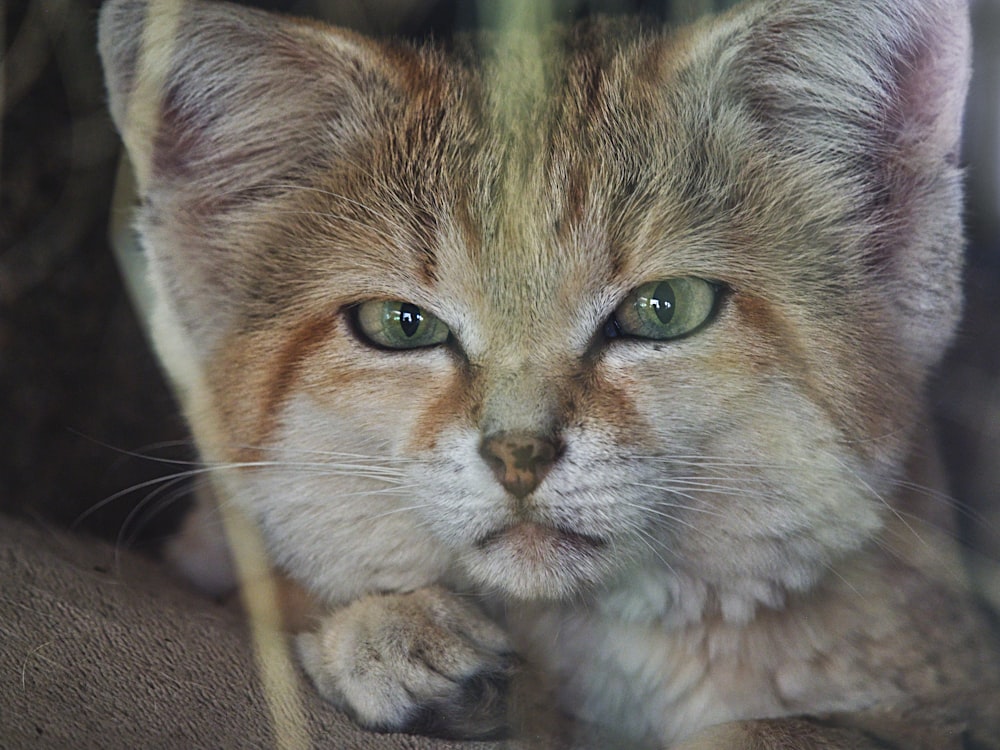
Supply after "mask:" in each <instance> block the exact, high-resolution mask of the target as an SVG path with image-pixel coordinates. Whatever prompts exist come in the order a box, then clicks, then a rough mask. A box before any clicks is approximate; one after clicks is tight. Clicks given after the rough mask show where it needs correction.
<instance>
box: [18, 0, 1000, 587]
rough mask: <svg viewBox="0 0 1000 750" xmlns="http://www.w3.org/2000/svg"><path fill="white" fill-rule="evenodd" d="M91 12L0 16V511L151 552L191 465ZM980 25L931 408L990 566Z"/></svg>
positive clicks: (989, 188) (995, 505) (450, 22)
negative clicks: (135, 282) (135, 283)
mask: <svg viewBox="0 0 1000 750" xmlns="http://www.w3.org/2000/svg"><path fill="white" fill-rule="evenodd" d="M255 4H257V5H270V6H271V7H277V8H281V9H284V10H290V11H293V12H296V13H302V14H307V15H316V16H321V17H325V18H328V19H333V20H335V21H336V22H337V23H341V24H344V25H350V26H353V27H355V28H358V29H361V30H363V31H369V32H374V33H403V34H407V35H421V34H425V33H427V32H433V33H435V34H437V35H439V36H440V35H446V34H447V33H449V30H450V29H452V28H455V27H472V26H474V25H475V23H476V13H475V6H474V5H473V4H470V3H467V2H466V3H461V2H455V1H454V0H452V1H450V2H438V1H435V0H377V1H376V2H372V1H371V0H368V1H359V0H356V1H355V2H351V1H350V0H328V2H325V3H324V2H322V0H312V2H299V3H292V2H285V3H281V2H271V3H264V2H258V3H255ZM715 4H716V5H719V6H722V5H727V4H729V3H727V2H724V0H718V2H717V3H715ZM98 6H99V2H98V1H97V0H33V1H28V0H7V2H6V4H4V3H3V0H0V10H2V13H3V16H2V21H0V23H2V32H0V38H2V39H3V50H4V58H3V65H2V79H0V87H2V88H0V105H2V110H0V112H2V121H0V122H2V142H0V511H2V512H6V513H11V514H18V515H28V516H31V517H35V518H37V519H41V520H44V521H46V522H48V523H52V524H55V525H60V526H65V525H70V526H76V527H77V528H81V529H84V530H87V531H90V532H93V533H96V534H98V535H100V536H103V537H106V538H110V539H114V540H116V541H117V542H119V543H121V544H127V545H131V546H150V545H154V546H155V542H156V541H157V540H158V539H160V538H162V535H163V534H164V533H165V532H166V531H167V530H168V529H169V528H170V526H171V523H172V522H173V520H175V518H176V515H177V512H178V511H179V510H180V509H181V508H183V505H184V501H185V497H186V491H185V488H186V485H184V484H183V483H179V484H175V483H164V482H162V481H158V480H162V479H163V478H164V477H170V476H173V475H174V474H176V473H178V472H182V471H184V470H185V469H186V468H187V467H186V466H185V465H184V464H177V463H166V462H164V459H166V460H169V461H187V460H190V459H191V458H193V452H192V451H191V449H190V446H189V442H188V439H187V435H186V432H185V429H184V426H183V423H182V421H181V420H180V418H179V416H178V414H177V408H176V405H175V404H174V402H173V401H172V399H171V396H170V395H169V393H168V392H167V390H166V388H165V386H164V384H163V380H162V378H161V375H160V372H159V370H158V367H157V365H156V363H155V362H154V360H153V359H152V357H151V355H150V352H149V349H148V347H147V345H146V343H145V341H144V339H143V335H142V332H141V329H140V327H139V325H138V324H137V322H136V319H135V317H134V315H133V313H132V311H131V309H130V305H129V302H128V299H127V297H126V295H125V293H124V290H123V287H122V283H121V280H120V278H119V275H118V271H117V269H116V266H115V262H114V259H113V256H112V254H111V251H110V249H109V245H108V241H107V226H108V220H109V210H108V206H109V203H110V198H111V192H112V188H113V185H114V178H115V173H116V169H117V159H118V140H117V137H116V136H115V134H114V132H113V130H112V128H111V124H110V120H109V118H108V116H107V115H106V112H105V108H104V94H103V87H102V83H101V77H100V66H99V62H98V59H97V55H96V51H95V40H94V36H95V33H94V29H95V24H96V14H97V7H98ZM324 6H325V7H324ZM712 6H713V3H712V2H711V1H710V0H702V1H701V2H697V1H696V0H689V1H688V2H675V3H674V4H673V6H671V5H670V4H669V2H668V1H667V0H660V2H651V1H646V2H631V3H626V2H614V1H613V0H598V1H597V2H590V3H585V2H577V1H575V0H559V1H558V2H557V7H558V8H559V11H558V12H559V14H560V15H561V16H562V17H566V18H569V17H572V16H575V15H579V14H580V13H581V12H583V11H584V10H595V9H596V10H599V11H603V12H614V11H620V10H623V9H624V10H633V9H636V8H639V9H641V10H642V11H643V12H645V13H647V14H652V15H656V16H659V17H670V18H675V19H678V20H686V19H688V18H690V17H692V16H694V15H696V14H698V13H699V12H702V11H703V10H707V9H711V7H712ZM973 12H974V18H975V21H974V32H975V34H976V37H977V48H976V73H975V80H974V83H973V91H972V94H971V95H970V100H969V117H968V126H967V138H966V149H965V160H966V162H967V164H968V168H969V187H970V198H969V211H968V224H969V229H970V238H971V243H970V252H969V268H968V272H967V288H968V291H969V304H968V310H967V315H966V320H965V324H964V326H963V329H962V333H961V335H960V338H959V340H958V342H957V344H956V347H955V349H954V350H953V352H952V354H951V356H950V357H949V359H948V361H947V362H946V363H945V365H944V366H943V367H942V369H941V372H940V375H939V377H938V379H937V381H936V383H935V387H934V392H933V401H934V406H935V410H936V418H937V420H938V422H939V425H940V427H941V432H942V436H943V441H944V446H945V449H946V457H947V460H948V463H949V466H950V469H951V475H952V478H953V489H954V494H955V496H956V498H957V500H958V501H959V502H960V503H961V507H962V508H963V509H965V511H966V512H965V513H963V516H962V517H963V519H964V520H963V531H964V533H965V534H966V536H967V538H968V539H969V541H970V542H971V543H972V544H973V546H974V547H975V548H977V549H978V550H979V551H980V552H982V553H985V554H986V555H987V556H988V557H989V558H991V559H997V558H1000V535H997V533H996V532H995V531H994V530H993V529H995V528H997V527H1000V347H998V344H1000V315H998V312H1000V310H998V300H1000V293H998V289H1000V287H998V282H1000V230H998V226H1000V217H998V207H1000V197H998V196H1000V191H998V180H1000V135H998V132H997V131H998V120H1000V97H998V86H1000V83H998V82H1000V2H996V1H995V0H979V1H978V2H976V3H974V6H973ZM990 518H992V519H994V520H993V522H991V521H990ZM0 522H2V519H0ZM992 578H993V579H994V580H996V581H998V583H997V584H996V585H1000V577H997V576H992ZM998 593H1000V592H998Z"/></svg>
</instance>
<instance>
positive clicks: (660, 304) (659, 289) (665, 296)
mask: <svg viewBox="0 0 1000 750" xmlns="http://www.w3.org/2000/svg"><path fill="white" fill-rule="evenodd" d="M676 304H677V300H676V299H675V297H674V290H673V287H672V286H671V285H670V284H667V283H665V282H663V283H660V284H657V286H656V289H655V290H654V291H653V294H651V295H650V297H649V306H650V307H652V308H653V311H654V312H655V313H656V317H657V318H659V319H660V322H661V323H664V324H666V323H669V322H670V319H671V318H673V317H674V309H675V306H676Z"/></svg>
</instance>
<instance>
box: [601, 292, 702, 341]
mask: <svg viewBox="0 0 1000 750" xmlns="http://www.w3.org/2000/svg"><path fill="white" fill-rule="evenodd" d="M716 293H717V290H716V286H715V285H714V284H712V283H710V282H708V281H705V280H704V279H699V278H696V277H694V276H682V277H678V278H676V279H666V280H664V281H651V282H650V283H648V284H643V285H642V286H640V287H639V288H637V289H635V290H633V291H632V292H631V293H630V294H629V295H628V297H626V298H625V301H624V302H622V303H621V304H620V305H619V306H618V309H617V310H615V316H614V319H613V320H612V322H611V326H612V329H613V330H612V335H626V336H635V337H637V338H644V339H656V340H660V341H663V340H666V339H675V338H678V337H680V336H684V335H685V334H688V333H691V332H692V331H694V330H695V329H696V328H698V327H699V326H701V324H702V323H704V322H705V321H706V320H708V318H709V317H710V316H711V315H712V311H713V310H714V309H715V298H716Z"/></svg>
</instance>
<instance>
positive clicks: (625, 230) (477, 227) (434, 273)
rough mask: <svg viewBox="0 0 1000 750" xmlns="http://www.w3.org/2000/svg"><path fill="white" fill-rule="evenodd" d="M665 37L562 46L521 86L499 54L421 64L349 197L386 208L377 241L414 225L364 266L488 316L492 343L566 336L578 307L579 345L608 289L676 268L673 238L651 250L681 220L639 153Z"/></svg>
mask: <svg viewBox="0 0 1000 750" xmlns="http://www.w3.org/2000/svg"><path fill="white" fill-rule="evenodd" d="M664 46H665V42H664V41H663V40H659V41H658V42H657V43H655V44H654V43H653V41H652V40H651V39H644V38H638V39H632V41H631V42H630V43H629V44H625V43H624V42H623V43H621V44H618V45H614V44H596V43H594V41H593V39H590V40H588V43H587V44H586V45H583V44H577V45H576V46H574V45H573V44H571V43H569V42H565V40H564V43H563V46H562V47H561V48H558V49H557V51H556V53H555V54H552V55H550V56H549V57H548V58H547V59H546V66H547V67H546V69H545V70H544V71H542V75H541V78H540V79H539V80H536V81H534V82H531V81H527V82H526V81H525V78H527V77H530V75H531V71H530V70H527V71H525V67H526V66H525V63H524V62H523V60H519V59H518V58H516V57H514V56H512V55H513V51H512V50H499V51H496V50H494V54H493V55H492V56H491V57H489V58H488V59H486V60H483V59H480V58H477V59H476V60H475V61H474V62H475V64H474V65H473V64H471V63H468V62H467V61H466V62H463V61H461V60H456V59H452V58H448V57H446V56H442V55H433V56H432V57H429V58H425V59H422V60H420V65H421V69H420V70H418V71H417V72H416V73H414V75H412V76H411V83H410V88H409V89H408V90H407V91H405V96H403V97H401V99H400V100H399V101H398V102H395V103H394V105H393V109H392V111H391V113H390V115H389V118H387V119H391V123H389V125H388V127H386V128H385V129H384V130H383V131H382V132H381V134H380V136H379V138H378V139H377V140H376V141H375V145H374V147H373V153H372V155H371V156H372V157H373V158H372V159H371V160H370V161H369V164H368V166H367V167H366V169H368V170H369V174H370V176H371V180H370V182H368V183H366V182H365V180H364V179H361V180H360V181H359V182H358V184H357V187H358V189H359V190H360V193H359V194H358V195H357V196H356V198H354V199H355V200H357V201H359V202H366V203H370V204H372V205H375V206H378V207H379V211H382V212H384V215H383V216H381V217H379V216H376V215H374V214H375V213H376V212H374V211H373V212H372V214H373V216H372V217H371V218H372V219H374V220H376V221H385V222H387V226H386V227H384V231H383V234H390V233H392V234H394V235H398V233H399V227H417V230H416V231H415V232H414V233H413V236H411V237H410V239H409V240H404V241H403V242H384V243H381V244H380V245H377V246H376V247H374V248H371V249H372V250H374V251H375V252H376V253H377V254H381V255H382V256H383V260H382V262H378V263H376V264H374V265H373V267H372V272H373V273H374V274H380V273H383V271H384V270H385V265H386V263H388V264H391V265H395V266H396V267H397V268H401V267H405V269H406V273H405V274H400V277H399V278H398V281H399V282H400V284H401V288H400V289H399V291H398V294H399V295H401V296H403V295H406V296H413V295H416V296H417V299H416V301H418V302H420V303H424V304H429V305H431V306H434V307H435V308H436V309H438V310H440V311H444V312H449V311H451V310H450V308H453V309H454V310H453V314H454V315H455V316H456V317H466V318H468V317H469V316H471V317H473V318H475V319H476V321H478V322H479V323H480V325H481V326H486V327H489V326H493V325H495V326H497V328H496V330H492V331H488V332H487V334H488V335H489V336H490V337H491V338H501V339H502V338H503V337H504V336H506V337H507V338H508V339H509V338H512V337H513V338H516V337H517V335H518V333H519V329H522V328H523V329H525V330H527V329H530V330H532V331H533V332H534V333H533V335H535V336H537V335H539V331H540V330H542V329H543V328H544V327H545V326H546V325H550V326H551V325H552V324H553V323H557V325H558V328H559V329H560V330H561V331H562V332H561V334H560V335H561V336H564V337H565V336H566V335H567V327H566V323H567V322H572V321H573V319H574V318H580V317H581V315H582V316H583V319H582V320H580V326H579V331H576V332H575V335H576V336H577V339H578V340H575V341H574V342H573V345H574V346H575V347H579V346H581V345H583V344H585V341H584V337H586V336H589V335H591V334H592V333H593V331H592V330H590V329H592V328H593V326H594V320H590V319H589V318H591V317H593V318H594V319H595V320H596V318H597V317H599V316H601V315H605V314H606V313H607V312H608V310H607V308H608V307H609V305H612V303H613V299H614V297H615V296H616V295H618V296H620V295H622V294H624V293H625V292H626V291H627V290H628V289H629V288H630V287H632V286H634V285H635V284H637V283H640V282H642V281H645V280H648V277H650V276H653V277H655V276H656V275H664V274H668V273H669V271H670V270H671V269H670V266H673V267H675V269H676V271H677V272H681V271H684V270H688V269H689V268H690V266H691V262H690V259H689V258H685V257H684V252H683V247H678V248H675V250H674V252H672V253H670V254H668V255H667V256H664V257H659V258H657V256H656V253H655V252H653V251H654V250H655V249H656V247H659V246H664V245H669V244H670V237H669V234H670V232H669V231H667V230H668V229H669V227H670V226H671V225H672V224H673V225H677V226H679V225H680V223H679V222H671V221H670V220H669V216H668V214H670V212H671V209H670V204H671V202H672V201H673V202H674V203H676V202H677V200H676V198H675V197H674V196H672V194H671V190H670V189H669V188H668V187H667V186H665V185H663V184H660V181H661V180H660V177H661V175H662V168H661V167H660V165H658V164H655V163H653V161H654V158H653V157H652V154H653V152H656V151H659V150H662V149H658V147H657V145H656V139H657V137H658V135H659V132H660V131H663V130H664V129H665V128H666V129H669V128H670V127H671V123H670V122H667V121H665V120H664V116H663V112H662V102H659V101H658V100H659V99H661V98H662V96H660V95H659V94H658V93H657V92H656V91H655V90H654V88H653V87H652V86H648V85H644V83H643V81H644V80H645V78H647V77H648V76H649V75H650V70H649V66H654V67H657V68H658V69H659V68H662V67H663V64H662V62H661V61H662V58H663V57H664V52H663V49H664ZM527 67H529V68H530V66H527ZM507 68H510V69H509V70H508V69H507ZM655 75H656V76H659V75H660V71H659V70H657V71H656V72H655ZM505 96H509V98H510V101H505V100H504V97H505ZM654 183H655V184H654ZM366 191H367V194H366ZM651 203H656V204H657V206H656V207H653V206H651V205H650V204H651ZM651 209H652V210H651ZM652 216H655V217H658V221H657V222H652V223H651V222H650V220H651V217H652ZM388 225H394V226H395V228H390V226H388ZM675 244H676V243H675ZM404 276H405V278H403V277H404ZM386 293H387V294H388V293H391V292H389V290H387V291H386ZM570 335H571V336H573V335H574V333H571V334H570Z"/></svg>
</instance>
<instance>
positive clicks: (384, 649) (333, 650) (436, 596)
mask: <svg viewBox="0 0 1000 750" xmlns="http://www.w3.org/2000/svg"><path fill="white" fill-rule="evenodd" d="M297 645H298V650H299V654H300V656H301V658H302V662H303V665H304V666H305V669H306V671H307V672H308V673H309V674H310V676H311V677H312V679H313V681H314V682H315V684H316V686H317V688H318V689H319V691H320V692H321V693H322V694H323V695H324V696H325V697H326V698H328V699H329V700H331V701H333V702H334V703H336V704H338V705H340V706H341V707H343V708H345V709H347V710H348V711H350V712H351V713H352V714H353V715H354V716H355V718H356V719H357V721H358V722H359V723H361V724H362V725H364V726H366V727H369V728H371V729H376V730H380V731H400V732H404V731H405V732H417V733H420V734H431V735H437V736H444V737H452V738H465V739H473V738H475V739H482V738H492V737H498V736H501V735H503V734H504V732H505V727H506V714H507V702H506V696H507V689H508V684H509V682H510V679H511V676H512V674H513V671H514V667H515V658H514V657H513V656H512V654H511V650H510V646H509V643H508V640H507V637H506V635H505V634H504V633H503V631H502V630H501V629H500V628H499V627H497V626H496V625H495V624H494V623H493V622H491V621H490V620H488V619H487V618H486V617H485V616H484V615H483V614H482V613H481V612H480V611H479V610H478V609H476V608H475V607H474V606H473V605H472V604H470V603H468V602H466V601H463V600H462V599H460V598H459V597H458V596H456V595H455V594H452V593H450V592H447V591H444V590H443V589H440V588H425V589H419V590H417V591H414V592H410V593H406V594H384V595H373V596H367V597H365V598H363V599H360V600H358V601H355V602H353V603H352V604H350V605H348V606H347V607H344V608H343V609H340V610H338V611H336V612H334V613H332V614H331V615H329V616H328V617H327V618H326V619H325V620H324V621H323V623H322V626H321V628H320V629H319V631H318V632H316V633H307V634H303V635H301V636H299V638H298V640H297Z"/></svg>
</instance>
